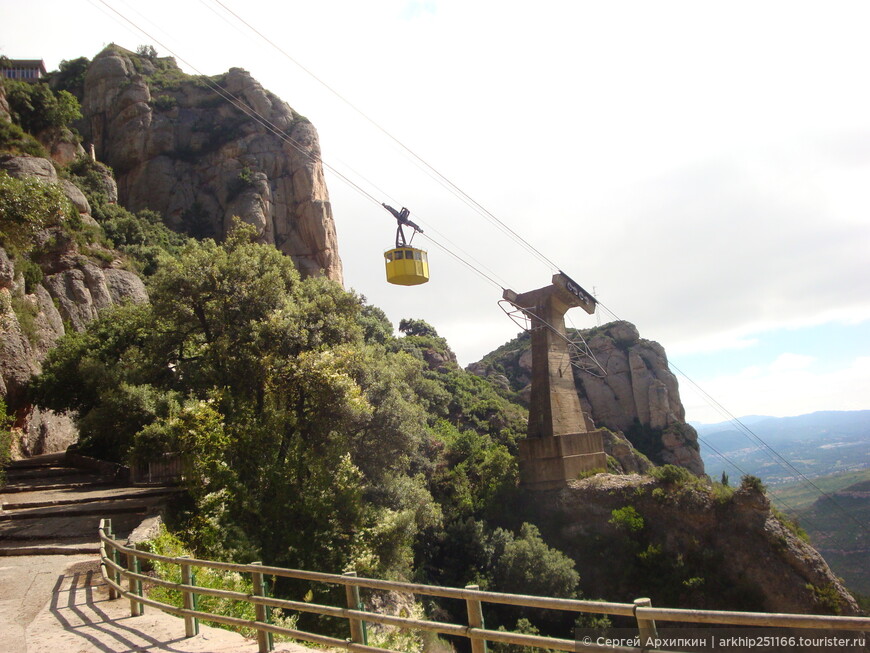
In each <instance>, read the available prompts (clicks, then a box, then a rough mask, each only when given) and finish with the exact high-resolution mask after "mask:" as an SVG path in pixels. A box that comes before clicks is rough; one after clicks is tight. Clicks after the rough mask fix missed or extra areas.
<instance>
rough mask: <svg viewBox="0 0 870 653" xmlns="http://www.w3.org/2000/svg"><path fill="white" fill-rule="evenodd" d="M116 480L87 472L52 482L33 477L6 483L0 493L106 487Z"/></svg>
mask: <svg viewBox="0 0 870 653" xmlns="http://www.w3.org/2000/svg"><path fill="white" fill-rule="evenodd" d="M117 484H118V481H116V480H114V479H110V478H100V477H94V476H92V475H88V474H76V475H74V476H68V477H58V478H56V479H54V481H52V482H46V483H40V482H39V479H33V481H32V482H30V483H18V484H13V485H6V486H4V487H3V488H2V490H0V494H17V493H20V492H44V491H47V490H76V489H79V488H89V487H107V486H109V485H117Z"/></svg>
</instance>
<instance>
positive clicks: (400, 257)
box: [396, 249, 405, 261]
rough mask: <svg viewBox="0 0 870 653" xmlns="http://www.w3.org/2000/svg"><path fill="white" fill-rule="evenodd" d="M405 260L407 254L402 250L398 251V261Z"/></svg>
mask: <svg viewBox="0 0 870 653" xmlns="http://www.w3.org/2000/svg"><path fill="white" fill-rule="evenodd" d="M403 258H405V252H404V251H402V250H401V249H397V250H396V260H397V261H401V260H402V259H403Z"/></svg>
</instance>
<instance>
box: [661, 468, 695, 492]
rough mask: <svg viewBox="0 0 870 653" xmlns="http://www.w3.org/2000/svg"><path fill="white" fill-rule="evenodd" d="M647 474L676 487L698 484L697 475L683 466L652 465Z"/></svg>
mask: <svg viewBox="0 0 870 653" xmlns="http://www.w3.org/2000/svg"><path fill="white" fill-rule="evenodd" d="M649 475H650V476H652V477H653V478H654V479H656V480H658V481H659V482H661V483H662V484H664V485H670V486H673V487H677V488H682V487H694V486H697V485H698V484H699V479H698V477H697V476H695V475H694V474H692V472H690V471H689V470H688V469H686V468H685V467H678V466H677V465H662V466H661V467H654V468H652V469H651V470H650V472H649Z"/></svg>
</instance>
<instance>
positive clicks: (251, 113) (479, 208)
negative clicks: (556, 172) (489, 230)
mask: <svg viewBox="0 0 870 653" xmlns="http://www.w3.org/2000/svg"><path fill="white" fill-rule="evenodd" d="M213 1H214V2H216V3H217V4H219V5H220V6H221V7H223V8H224V9H225V10H226V11H228V12H229V13H230V14H232V15H233V16H234V17H235V18H237V19H238V20H239V21H241V22H242V23H243V24H245V26H247V27H248V28H249V29H251V30H252V31H254V32H255V33H256V34H257V35H258V36H260V37H261V38H263V39H264V40H265V41H266V42H267V43H269V44H270V45H272V46H273V47H274V48H275V49H277V50H278V51H279V52H280V53H281V54H283V55H284V56H285V57H287V59H289V60H290V61H291V62H292V63H293V64H295V65H296V66H298V67H299V68H300V69H302V70H303V71H304V72H305V73H307V74H308V75H310V76H311V77H312V78H314V79H315V80H316V81H317V82H318V83H320V84H321V85H323V86H324V87H325V88H326V89H327V90H329V91H330V92H331V93H332V94H334V95H335V96H336V97H337V98H339V99H340V100H341V101H342V102H344V103H345V104H347V105H348V106H349V107H350V108H351V109H353V110H354V111H355V112H356V113H358V114H359V115H360V116H362V117H363V118H364V119H365V120H366V121H368V122H370V123H371V124H372V125H373V126H375V127H376V128H377V129H378V130H379V131H381V132H382V133H383V134H384V135H386V136H387V137H388V138H390V139H391V140H392V141H394V142H395V143H396V144H398V145H399V146H400V147H401V148H402V149H403V150H405V151H406V152H407V153H408V154H410V155H411V156H412V157H413V158H414V159H415V160H417V161H418V162H419V163H421V164H422V165H423V166H425V168H426V169H428V170H429V171H431V172H432V173H433V174H434V175H435V176H436V177H437V178H438V179H439V180H440V181H441V182H442V186H444V187H446V188H448V189H452V190H451V192H454V194H456V195H457V196H458V197H461V198H462V199H463V201H465V202H466V203H467V204H468V205H469V206H471V207H472V208H475V209H476V210H477V212H478V213H480V214H481V215H483V216H484V217H486V218H487V219H489V220H490V222H491V223H493V224H495V225H496V226H498V227H499V228H500V229H501V230H502V231H503V232H504V233H506V234H508V235H509V236H511V237H512V238H513V239H514V240H515V241H516V242H517V243H519V244H520V245H522V246H523V247H525V248H526V249H527V250H528V251H529V252H530V253H532V254H534V255H535V256H536V257H537V258H538V259H539V260H540V261H541V262H543V263H545V264H547V265H549V266H550V267H551V268H552V269H554V270H560V267H559V266H557V265H556V264H555V263H554V262H553V261H552V260H551V259H549V258H548V257H546V256H545V255H544V254H542V253H541V252H540V251H539V250H538V249H537V248H535V247H534V246H533V245H531V243H529V242H528V241H526V240H525V239H524V238H523V237H522V236H520V235H519V234H518V233H517V232H516V231H514V230H513V229H512V228H510V227H509V226H508V225H506V224H505V223H504V222H502V221H501V220H500V219H499V218H498V217H496V216H495V215H494V214H492V213H491V212H490V211H489V210H488V209H486V208H485V207H484V206H482V205H481V204H480V203H479V202H477V201H476V200H474V198H472V197H471V196H470V195H468V194H467V193H466V192H465V191H463V190H462V189H461V188H459V187H458V186H457V185H456V184H454V183H453V182H452V181H450V179H448V178H447V177H446V176H444V175H443V174H442V173H440V172H439V171H438V170H437V169H435V168H434V167H433V166H431V165H430V164H429V163H427V162H426V161H425V160H424V159H423V158H422V157H420V156H419V155H417V154H416V153H415V152H414V151H413V150H411V149H410V148H409V147H407V146H406V145H404V143H402V142H401V141H399V140H398V139H397V138H396V137H394V136H393V135H392V134H390V133H389V132H388V131H386V130H385V129H384V128H383V127H381V126H380V125H379V124H378V123H376V122H375V121H374V120H372V119H371V118H369V117H368V116H367V115H366V114H365V113H363V112H362V111H361V110H360V109H358V108H357V107H356V106H355V105H353V104H352V103H351V102H350V101H349V100H347V99H346V98H344V96H342V95H341V94H340V93H338V92H337V91H336V90H334V89H333V88H332V87H330V86H329V85H328V84H326V83H325V82H324V81H323V80H321V79H320V78H319V77H317V76H316V75H315V74H314V73H313V72H311V71H310V70H308V69H307V68H306V67H305V66H303V65H302V64H300V63H299V62H298V61H296V60H295V59H293V57H291V56H290V55H289V54H288V53H287V52H285V51H284V50H283V49H282V48H280V47H279V46H278V45H276V44H275V43H274V42H272V41H271V40H270V39H268V38H267V37H266V36H264V35H263V34H262V33H261V32H259V30H257V29H256V28H254V27H253V26H251V25H250V24H249V23H248V22H247V21H245V20H244V19H243V18H241V17H240V16H239V15H238V14H236V13H235V12H234V11H232V10H231V9H229V8H228V7H227V6H226V5H225V4H224V3H223V2H221V0H213ZM99 2H100V3H101V4H103V5H104V6H105V7H107V8H108V9H109V10H110V11H112V12H113V13H115V14H116V15H117V16H119V17H120V18H121V19H123V20H124V21H125V22H127V23H129V24H130V25H132V26H133V27H134V28H135V29H136V30H138V31H139V32H141V33H142V34H144V35H145V36H146V37H148V38H149V39H151V40H152V41H154V42H155V43H157V44H158V45H159V46H160V47H161V48H163V49H164V50H166V51H167V52H169V53H171V54H172V55H173V56H174V57H176V58H177V59H178V60H180V61H182V62H183V63H185V64H186V65H187V66H189V67H190V68H191V69H192V70H194V71H195V72H196V73H197V74H198V75H200V76H201V77H202V78H203V79H204V81H205V82H206V84H207V85H208V86H209V88H211V90H212V91H213V92H215V93H216V94H218V95H220V96H221V97H223V98H224V99H225V100H227V101H228V102H230V103H231V104H232V105H233V106H235V107H236V108H237V109H239V110H240V111H242V112H243V113H245V114H246V115H248V116H249V117H250V118H252V119H253V120H255V121H256V122H258V123H259V124H260V125H261V126H263V127H265V128H266V129H267V130H268V131H270V132H271V133H272V134H274V135H275V136H277V137H279V138H280V139H281V140H283V141H284V142H286V143H288V144H289V145H291V146H292V147H294V148H295V149H296V150H297V151H298V152H300V153H301V154H303V155H304V156H306V157H307V158H309V159H310V160H311V161H313V162H318V163H320V164H321V165H323V166H324V167H325V168H326V169H328V170H330V171H331V172H332V173H333V174H335V175H336V176H337V177H338V178H339V179H341V180H342V181H344V182H345V183H347V184H348V185H349V186H351V187H352V188H353V189H355V190H356V191H357V192H358V193H360V194H361V195H362V196H363V197H365V198H366V199H368V200H369V201H371V202H372V203H374V204H376V205H378V206H380V205H381V202H380V201H379V200H378V199H377V198H376V197H375V196H374V195H372V194H371V193H369V192H368V191H367V190H365V189H364V188H362V187H361V186H360V185H359V184H357V183H356V182H354V181H353V180H352V179H350V178H349V177H348V176H346V175H345V174H343V173H342V172H340V171H339V170H337V169H336V168H335V167H334V166H331V165H329V164H328V163H327V162H326V161H324V160H323V158H322V157H321V156H319V155H315V154H313V153H312V152H310V151H309V150H307V149H306V148H304V147H303V146H302V145H301V144H300V143H298V142H297V141H295V140H294V139H292V138H291V137H290V136H289V135H288V134H286V133H285V132H284V131H283V130H281V129H280V128H279V127H278V126H276V125H274V124H273V123H271V122H270V121H269V120H268V119H267V118H265V117H264V116H262V115H261V114H259V113H257V112H256V111H255V110H253V109H252V108H250V107H248V106H247V105H246V104H244V102H242V101H241V100H239V99H238V98H237V97H235V96H234V95H232V94H231V93H228V92H226V91H224V89H222V88H221V87H220V86H219V85H217V84H215V83H214V82H212V81H211V80H210V79H209V78H208V77H207V76H206V75H204V74H203V73H201V72H200V71H199V70H198V69H197V67H196V66H194V65H193V64H191V63H190V62H189V61H187V60H186V59H184V58H183V57H181V56H179V55H178V54H177V53H175V52H174V51H173V50H172V49H171V48H169V47H168V46H166V45H165V44H163V43H162V42H161V41H159V40H158V39H156V38H155V37H154V36H152V35H151V34H150V33H148V32H147V31H146V30H144V29H143V28H141V27H140V26H139V25H137V24H136V23H134V22H133V21H131V20H130V19H129V18H127V17H126V16H124V15H123V14H121V13H120V12H118V11H117V10H116V9H115V8H114V7H112V6H111V5H109V4H108V3H107V2H106V0H99ZM92 4H93V2H92ZM369 183H370V182H369ZM426 238H427V239H428V240H429V241H430V242H432V243H433V244H434V245H436V246H437V247H439V248H440V249H442V250H443V251H445V252H446V253H447V254H449V255H450V256H452V257H453V258H455V259H456V260H458V261H459V262H461V263H463V264H464V265H465V266H467V267H468V268H469V269H471V270H472V271H474V272H475V273H477V274H478V275H480V276H481V277H483V278H484V279H486V280H487V281H489V282H490V283H491V284H493V285H494V286H496V287H498V288H501V289H502V290H504V286H503V285H502V284H501V283H499V282H498V281H496V280H495V279H494V278H493V277H492V276H490V275H489V274H486V273H485V272H483V271H481V270H480V269H479V268H478V267H476V266H474V265H473V264H471V263H469V262H468V261H467V260H465V259H464V258H462V257H460V256H459V255H457V254H456V253H455V252H453V251H452V250H450V249H449V248H447V247H446V246H445V245H442V244H441V243H439V242H438V241H436V240H435V239H433V238H432V237H431V236H426ZM598 304H599V306H601V307H602V308H603V309H605V310H606V311H607V312H608V313H610V314H611V315H612V316H613V317H614V318H615V319H617V320H619V319H620V318H619V317H618V316H617V315H616V314H615V313H614V312H613V311H611V310H610V309H609V308H607V307H606V306H604V305H603V304H601V303H600V302H598ZM669 365H671V366H672V367H674V369H677V371H678V372H679V373H680V374H682V375H683V376H684V377H685V378H686V379H688V380H689V381H690V382H691V383H692V384H693V385H695V386H696V387H697V388H698V389H699V390H700V386H698V385H697V384H696V383H695V382H694V381H693V380H692V379H691V378H690V377H688V376H687V375H686V374H685V373H684V372H682V371H681V370H679V369H678V368H676V366H674V365H673V364H672V363H669ZM702 392H703V390H702ZM704 394H705V395H706V396H707V397H708V398H709V399H710V400H712V401H714V403H716V404H717V405H718V406H719V407H720V408H722V407H721V405H720V404H718V402H715V400H713V399H712V397H710V396H709V395H707V394H706V393H704ZM722 410H724V408H722ZM726 412H727V411H726ZM729 414H730V413H729ZM732 420H733V421H735V422H736V423H738V424H740V425H741V426H742V427H743V429H745V431H746V432H747V433H749V434H750V435H752V436H753V437H754V438H755V439H756V440H757V441H758V442H759V443H761V444H762V445H763V446H764V447H765V448H766V449H767V450H769V451H770V452H772V453H773V454H774V455H776V456H777V457H778V458H779V459H780V460H782V461H783V462H784V463H785V464H786V465H787V466H788V467H789V468H790V469H792V470H793V471H794V472H795V473H796V474H798V475H799V476H800V477H801V478H802V479H803V480H804V481H805V482H806V483H808V484H809V485H810V486H812V487H813V488H814V489H815V490H816V491H818V492H819V493H820V495H822V496H825V497H827V498H828V499H830V500H831V501H832V502H833V503H834V505H836V506H837V507H838V508H840V510H842V511H843V512H844V513H845V514H847V515H849V513H847V512H846V511H845V510H844V509H843V508H842V507H841V506H839V504H837V503H836V501H834V499H833V497H831V496H830V495H828V494H827V493H825V492H824V491H822V490H821V489H820V488H818V486H816V485H815V484H814V483H812V482H811V481H810V480H809V479H808V478H807V477H806V476H805V475H803V474H802V473H801V472H799V471H798V470H797V469H796V468H794V467H793V466H792V465H791V463H789V462H788V461H787V460H786V459H785V458H783V457H782V456H781V455H780V454H779V453H777V452H776V451H775V450H774V449H773V448H772V447H770V446H769V445H767V443H766V442H764V441H763V440H762V439H761V438H760V437H758V436H757V435H755V433H753V432H752V431H751V429H749V428H748V427H746V426H745V425H743V424H742V423H740V422H739V420H737V419H736V418H735V417H733V416H732ZM699 437H700V436H699ZM708 446H709V444H708ZM711 448H713V447H711ZM717 453H719V455H720V456H722V457H723V458H725V457H724V455H723V454H721V453H720V452H717ZM729 462H731V464H732V465H734V466H735V467H737V465H736V464H735V463H733V462H732V461H729ZM737 469H739V467H737ZM849 516H850V518H851V519H852V520H853V521H855V523H856V524H858V525H859V526H860V527H861V528H865V529H866V526H865V525H863V524H861V523H860V522H858V521H857V520H856V519H855V518H854V516H852V515H849Z"/></svg>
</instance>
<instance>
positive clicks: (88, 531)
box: [0, 506, 156, 544]
mask: <svg viewBox="0 0 870 653" xmlns="http://www.w3.org/2000/svg"><path fill="white" fill-rule="evenodd" d="M155 512H156V510H155V509H154V508H153V507H145V506H143V507H141V508H140V509H139V510H136V511H128V512H121V513H117V512H116V513H112V514H111V515H105V514H95V515H74V516H50V517H44V518H42V519H25V520H11V521H2V522H0V543H4V542H22V541H31V540H32V541H39V542H57V543H58V544H65V543H67V542H68V541H70V540H86V541H96V540H97V539H98V536H97V530H98V529H99V526H100V520H101V519H103V518H104V517H108V518H110V519H111V520H112V530H113V532H114V533H115V535H116V536H117V537H118V538H126V537H127V536H128V535H130V533H131V532H133V530H134V529H135V528H136V527H137V526H138V525H139V524H140V523H142V521H143V520H144V519H146V518H147V517H148V516H150V515H153V514H154V513H155Z"/></svg>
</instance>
